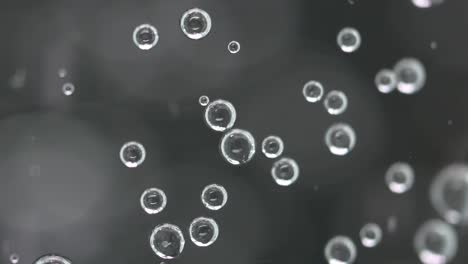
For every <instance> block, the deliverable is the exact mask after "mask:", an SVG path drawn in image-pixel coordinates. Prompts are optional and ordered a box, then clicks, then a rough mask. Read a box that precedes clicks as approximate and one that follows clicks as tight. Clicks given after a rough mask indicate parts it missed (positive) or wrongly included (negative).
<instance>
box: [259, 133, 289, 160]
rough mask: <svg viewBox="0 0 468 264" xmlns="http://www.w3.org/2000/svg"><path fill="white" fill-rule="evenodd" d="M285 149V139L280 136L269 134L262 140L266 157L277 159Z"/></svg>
mask: <svg viewBox="0 0 468 264" xmlns="http://www.w3.org/2000/svg"><path fill="white" fill-rule="evenodd" d="M283 151H284V143H283V140H282V139H281V138H280V137H278V136H268V137H266V138H265V139H263V141H262V152H263V154H264V155H265V157H267V158H270V159H276V158H277V157H279V156H281V154H283Z"/></svg>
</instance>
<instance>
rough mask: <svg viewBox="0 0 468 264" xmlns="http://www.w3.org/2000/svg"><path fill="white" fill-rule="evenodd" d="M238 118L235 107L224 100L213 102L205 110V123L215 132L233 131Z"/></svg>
mask: <svg viewBox="0 0 468 264" xmlns="http://www.w3.org/2000/svg"><path fill="white" fill-rule="evenodd" d="M236 118H237V114H236V109H235V108H234V106H233V105H232V104H231V103H230V102H228V101H225V100H222V99H218V100H216V101H213V102H211V103H210V104H209V105H208V106H207V107H206V109H205V123H206V124H207V125H208V127H210V128H211V129H213V130H214V131H220V132H222V131H225V130H227V129H231V128H232V127H233V126H234V123H235V122H236Z"/></svg>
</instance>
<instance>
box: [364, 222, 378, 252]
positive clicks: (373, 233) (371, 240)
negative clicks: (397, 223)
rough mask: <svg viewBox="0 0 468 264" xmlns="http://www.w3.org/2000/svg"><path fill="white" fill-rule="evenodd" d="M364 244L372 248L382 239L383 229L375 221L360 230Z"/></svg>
mask: <svg viewBox="0 0 468 264" xmlns="http://www.w3.org/2000/svg"><path fill="white" fill-rule="evenodd" d="M359 237H360V238H361V243H362V245H363V246H365V247H368V248H372V247H375V246H377V245H378V244H379V243H380V241H381V240H382V229H381V228H380V226H379V225H377V224H375V223H369V224H366V225H364V226H363V227H362V228H361V231H360V232H359Z"/></svg>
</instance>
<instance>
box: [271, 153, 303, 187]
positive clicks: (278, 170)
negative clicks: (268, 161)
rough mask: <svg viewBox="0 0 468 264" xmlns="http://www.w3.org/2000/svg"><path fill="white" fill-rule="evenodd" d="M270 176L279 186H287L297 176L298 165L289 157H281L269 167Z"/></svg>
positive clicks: (294, 180)
mask: <svg viewBox="0 0 468 264" xmlns="http://www.w3.org/2000/svg"><path fill="white" fill-rule="evenodd" d="M271 176H272V177H273V180H275V182H276V183H277V184H278V185H280V186H289V185H291V184H293V183H294V182H296V181H297V178H298V177H299V165H297V162H296V161H295V160H293V159H291V158H281V159H279V160H277V161H275V163H273V166H272V167H271Z"/></svg>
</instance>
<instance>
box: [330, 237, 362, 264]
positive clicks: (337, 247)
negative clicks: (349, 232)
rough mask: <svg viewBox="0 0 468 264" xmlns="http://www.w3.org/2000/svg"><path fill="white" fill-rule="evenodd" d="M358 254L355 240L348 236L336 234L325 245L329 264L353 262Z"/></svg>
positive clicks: (349, 263) (348, 263)
mask: <svg viewBox="0 0 468 264" xmlns="http://www.w3.org/2000/svg"><path fill="white" fill-rule="evenodd" d="M356 256H357V249H356V245H354V242H353V241H352V240H351V239H350V238H349V237H346V236H336V237H334V238H332V239H330V240H329V241H328V242H327V245H326V246H325V259H326V260H327V261H328V263H329V264H351V263H354V261H355V260H356Z"/></svg>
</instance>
